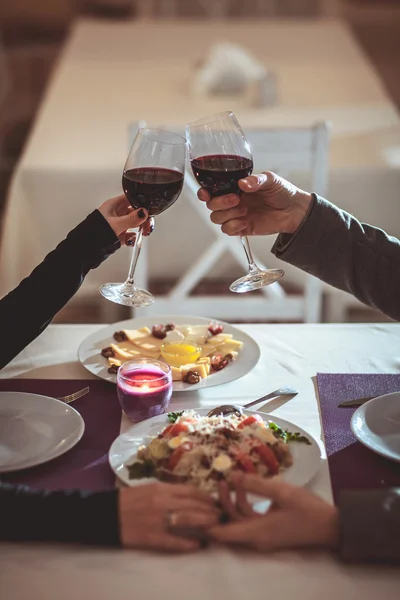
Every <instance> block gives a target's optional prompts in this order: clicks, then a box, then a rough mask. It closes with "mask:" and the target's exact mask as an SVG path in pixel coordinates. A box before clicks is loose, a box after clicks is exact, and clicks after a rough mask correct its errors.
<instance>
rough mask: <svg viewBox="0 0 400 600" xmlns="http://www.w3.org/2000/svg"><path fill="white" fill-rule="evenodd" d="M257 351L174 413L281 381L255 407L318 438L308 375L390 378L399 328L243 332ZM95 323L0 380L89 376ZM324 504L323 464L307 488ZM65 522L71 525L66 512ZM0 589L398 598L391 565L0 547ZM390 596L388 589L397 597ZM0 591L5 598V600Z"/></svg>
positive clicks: (13, 592) (106, 594) (32, 354)
mask: <svg viewBox="0 0 400 600" xmlns="http://www.w3.org/2000/svg"><path fill="white" fill-rule="evenodd" d="M242 328H243V330H244V331H246V332H247V333H248V334H250V335H251V336H253V337H254V339H255V340H257V342H258V343H259V344H260V347H261V350H262V354H261V360H260V362H259V364H258V365H257V367H256V368H255V369H254V370H253V371H252V372H251V373H249V374H248V375H247V376H246V377H244V378H243V379H241V380H239V381H236V382H234V383H231V384H227V385H224V386H220V387H215V388H208V389H207V390H204V391H202V392H199V393H193V392H192V393H190V392H188V393H182V394H175V396H174V397H173V401H172V404H171V408H173V409H176V410H178V409H181V408H185V407H191V408H194V407H198V406H210V407H211V406H215V404H216V403H217V404H219V403H223V402H225V401H231V400H235V401H238V402H242V401H245V400H247V399H254V398H257V397H260V396H261V395H263V394H265V393H267V392H268V391H269V390H273V389H276V388H277V387H278V386H280V385H283V384H292V385H294V386H295V387H297V388H298V390H299V394H298V396H296V397H295V398H294V399H293V400H291V401H289V402H287V403H286V404H283V405H282V406H279V402H276V401H271V402H270V403H269V404H268V403H267V404H266V405H264V410H268V411H270V412H273V411H275V414H276V415H279V416H281V417H283V418H286V419H288V420H292V421H295V422H296V423H298V424H299V425H300V426H302V427H304V428H305V429H306V430H308V431H310V433H312V434H313V435H314V436H315V437H316V438H317V439H321V428H320V418H319V411H318V406H317V399H316V388H315V379H314V377H315V375H316V373H317V372H327V373H335V372H338V373H364V372H365V373H396V372H399V369H400V350H399V348H400V325H397V324H393V325H391V324H390V325H369V326H365V325H346V326H345V325H342V326H338V325H262V326H258V325H246V326H242ZM96 329H98V326H93V325H92V326H90V325H75V326H71V325H55V326H50V327H49V328H48V330H47V331H46V332H45V333H44V334H43V335H42V336H41V337H40V338H39V339H38V340H36V341H35V342H34V343H33V344H32V345H31V346H30V347H29V348H27V349H26V350H25V351H24V352H22V353H21V355H20V356H19V357H18V358H17V359H15V360H14V361H13V363H12V364H10V365H9V366H8V367H7V368H6V369H4V370H3V371H2V372H1V376H2V377H28V378H29V377H40V378H88V377H90V375H89V374H88V373H87V372H86V371H85V369H84V368H83V367H81V366H80V364H79V363H77V361H76V356H77V348H78V346H79V344H80V342H81V341H82V340H83V339H85V337H86V336H88V335H89V334H90V333H92V332H93V331H96ZM311 488H312V489H313V490H314V491H315V492H316V493H318V494H320V495H321V496H322V497H324V498H326V499H327V500H329V499H330V498H331V492H330V483H329V473H328V469H327V464H326V461H324V463H323V466H322V467H321V470H320V472H319V473H318V475H317V476H316V478H315V479H314V481H313V482H312V484H311ZM68 518H73V515H69V517H68ZM0 563H1V564H2V569H1V572H0V588H1V590H2V592H3V595H4V597H9V598H11V597H12V598H13V599H15V600H20V599H21V600H25V598H28V597H29V598H31V599H32V600H54V599H57V600H64V599H65V600H67V599H69V598H81V597H87V598H96V600H110V598H113V599H115V600H125V599H126V598H128V597H133V598H135V599H140V600H142V599H143V600H145V599H146V600H147V599H149V600H156V599H159V598H164V597H166V598H170V597H171V598H174V600H179V599H181V598H182V600H183V599H187V598H190V599H191V600H205V599H206V598H210V599H211V598H213V599H214V598H216V599H217V598H218V599H219V600H220V599H221V598H230V599H231V600H243V598H245V597H246V598H249V600H265V599H266V598H267V597H269V596H270V595H274V596H275V597H278V596H279V597H282V598H289V597H292V598H293V597H296V598H299V600H303V599H304V600H308V599H314V598H323V599H324V600H338V598H343V599H346V600H347V599H349V600H350V599H351V600H369V599H371V600H372V599H374V600H375V598H376V597H377V596H378V597H380V598H384V599H385V600H392V599H393V600H394V599H395V598H396V599H397V598H398V591H399V589H400V572H399V569H396V568H380V567H371V566H368V567H362V566H360V567H355V566H353V567H349V566H346V565H344V564H342V563H340V562H339V561H337V560H336V559H334V558H333V557H332V556H330V555H329V554H328V553H323V552H307V553H297V552H287V553H281V554H275V555H272V556H268V557H265V556H257V555H254V554H243V553H241V552H237V551H232V550H226V549H217V548H212V549H209V550H207V551H205V552H202V553H199V554H195V555H190V556H179V557H174V556H171V557H167V556H158V555H152V554H145V553H140V552H136V551H135V552H133V551H125V552H118V551H111V550H104V549H91V548H77V547H74V546H73V547H54V546H50V545H43V546H41V547H38V546H37V545H22V544H20V545H18V544H3V545H0ZM396 590H397V591H396ZM7 592H8V593H7Z"/></svg>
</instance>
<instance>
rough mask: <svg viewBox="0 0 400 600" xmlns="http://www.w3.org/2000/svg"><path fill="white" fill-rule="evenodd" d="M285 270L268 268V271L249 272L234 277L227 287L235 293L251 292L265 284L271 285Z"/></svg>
mask: <svg viewBox="0 0 400 600" xmlns="http://www.w3.org/2000/svg"><path fill="white" fill-rule="evenodd" d="M284 274H285V272H284V271H283V270H282V269H268V271H256V272H255V273H249V274H248V275H245V277H241V278H240V279H236V281H234V282H233V283H231V285H230V286H229V289H230V291H231V292H235V293H236V294H244V293H245V292H253V291H254V290H259V289H260V288H262V287H265V286H266V285H271V283H274V282H275V281H278V279H280V278H281V277H283V276H284Z"/></svg>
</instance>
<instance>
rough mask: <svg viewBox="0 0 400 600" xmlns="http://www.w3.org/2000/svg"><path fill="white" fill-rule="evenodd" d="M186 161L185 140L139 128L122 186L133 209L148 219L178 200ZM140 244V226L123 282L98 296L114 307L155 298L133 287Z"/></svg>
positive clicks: (104, 288)
mask: <svg viewBox="0 0 400 600" xmlns="http://www.w3.org/2000/svg"><path fill="white" fill-rule="evenodd" d="M185 160H186V140H185V138H183V137H181V136H180V135H177V134H176V133H172V132H170V131H164V130H163V129H148V128H143V129H139V131H138V133H137V135H136V137H135V139H134V141H133V144H132V148H131V150H130V152H129V155H128V158H127V160H126V163H125V167H124V171H123V174H122V187H123V190H124V193H125V196H126V197H127V199H128V200H129V203H130V204H131V205H132V206H133V208H135V209H137V208H145V209H146V210H147V212H148V214H149V218H154V217H155V216H156V215H159V214H160V213H162V212H164V210H166V209H167V208H169V207H170V206H172V205H173V204H174V202H175V201H176V200H177V199H178V198H179V195H180V193H181V191H182V187H183V179H184V172H185ZM142 243H143V226H142V227H141V228H140V229H139V232H138V234H137V236H136V241H135V246H134V248H133V252H132V258H131V263H130V267H129V273H128V277H127V279H126V281H125V283H106V284H104V285H102V286H101V288H100V292H101V294H102V295H103V296H104V297H105V298H107V300H110V301H111V302H115V303H116V304H123V305H125V306H135V307H141V306H148V305H149V304H152V303H153V302H154V297H153V295H152V294H150V292H148V291H147V290H140V289H138V288H137V287H136V286H135V283H134V274H135V268H136V265H137V262H138V258H139V254H140V250H141V248H142Z"/></svg>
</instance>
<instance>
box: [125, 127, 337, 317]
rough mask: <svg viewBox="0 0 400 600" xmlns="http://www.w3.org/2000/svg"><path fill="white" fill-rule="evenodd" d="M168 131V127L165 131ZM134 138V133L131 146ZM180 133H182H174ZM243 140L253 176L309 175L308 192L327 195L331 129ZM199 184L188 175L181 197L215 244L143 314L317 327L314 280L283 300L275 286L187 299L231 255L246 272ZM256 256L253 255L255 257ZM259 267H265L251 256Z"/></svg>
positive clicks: (318, 295) (251, 133) (143, 277)
mask: <svg viewBox="0 0 400 600" xmlns="http://www.w3.org/2000/svg"><path fill="white" fill-rule="evenodd" d="M163 127H164V128H165V129H168V126H166V125H164V126H163ZM135 133H136V128H135V127H133V128H132V129H131V132H130V140H132V139H133V136H134V135H135ZM177 133H182V131H179V132H178V131H177ZM246 137H247V139H248V140H249V142H250V145H251V147H252V152H253V157H254V164H255V172H257V171H258V172H259V171H262V170H266V169H267V168H268V169H269V170H272V171H274V172H276V173H278V174H280V175H282V176H283V177H287V178H289V174H292V173H299V172H301V173H303V172H305V171H307V172H308V173H309V174H310V189H312V190H313V191H314V192H316V193H318V194H320V195H326V187H327V177H328V148H329V128H328V126H327V125H326V124H325V123H323V124H320V125H315V126H314V127H311V128H299V129H285V128H281V129H278V128H277V129H254V130H253V129H246ZM197 190H198V184H197V182H196V181H195V179H194V177H193V175H192V173H191V171H190V169H187V171H186V174H185V186H184V190H183V192H182V193H183V194H186V195H187V198H188V201H190V202H191V205H192V207H193V209H194V210H195V211H196V212H197V218H198V219H199V220H201V221H202V222H203V223H204V226H205V227H208V228H211V229H212V231H213V235H214V237H215V241H214V242H213V243H212V244H210V245H208V247H207V248H206V249H205V250H204V252H202V253H201V254H200V256H199V257H198V259H197V260H196V261H195V263H194V264H191V265H190V267H189V268H188V269H187V271H186V272H185V273H184V274H183V275H182V276H181V277H180V278H179V280H178V281H177V283H176V284H175V285H174V287H173V288H172V289H171V291H170V292H169V293H168V295H165V296H157V298H156V303H155V304H154V306H151V307H147V308H146V314H149V312H150V313H151V312H152V313H154V314H156V313H158V314H168V313H176V312H177V310H178V312H179V314H187V315H191V314H197V315H204V316H211V317H214V318H224V319H232V320H238V319H243V317H244V312H243V311H244V308H245V311H246V314H247V316H250V317H251V319H252V320H281V321H282V320H283V321H293V320H294V321H304V322H307V323H313V322H318V321H320V318H321V304H322V283H321V281H319V280H318V279H316V278H315V277H313V276H311V275H308V274H303V289H302V292H303V293H302V294H287V293H286V292H285V290H284V289H283V287H282V286H281V285H280V284H279V282H277V283H274V284H272V285H270V286H267V287H265V288H263V289H262V290H261V294H251V293H250V294H246V302H245V304H243V296H241V295H240V294H233V293H230V292H229V293H227V294H226V295H218V296H206V295H204V296H199V295H191V292H192V290H193V289H194V288H195V287H196V285H197V284H198V283H200V282H201V281H202V279H203V278H204V277H205V276H206V275H207V273H209V272H210V271H211V270H212V268H213V267H214V266H215V265H216V264H217V262H218V261H219V259H220V257H221V256H222V255H223V254H225V253H229V254H230V255H231V256H233V257H234V259H235V260H236V262H238V263H239V264H240V265H241V267H242V268H243V270H244V272H246V271H247V261H246V257H245V254H244V252H243V248H242V247H241V245H240V243H239V240H238V239H237V238H236V237H233V238H232V237H229V236H226V235H224V234H222V233H221V231H220V229H219V228H218V227H216V226H215V225H213V224H212V223H211V222H210V220H209V215H208V211H207V210H206V209H205V207H204V206H203V205H202V204H201V202H199V200H198V199H197ZM253 254H254V253H253ZM254 258H255V260H256V262H257V264H259V266H260V267H263V266H264V265H263V262H262V261H261V260H260V259H259V258H258V257H256V256H254ZM145 261H146V259H145V257H141V260H140V261H139V262H140V263H141V271H140V278H139V279H137V283H138V285H140V286H143V287H146V285H147V274H148V266H147V264H146V262H145Z"/></svg>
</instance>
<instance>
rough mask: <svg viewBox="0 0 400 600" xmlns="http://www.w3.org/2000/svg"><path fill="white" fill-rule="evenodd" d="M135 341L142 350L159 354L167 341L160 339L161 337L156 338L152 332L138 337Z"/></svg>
mask: <svg viewBox="0 0 400 600" xmlns="http://www.w3.org/2000/svg"><path fill="white" fill-rule="evenodd" d="M133 343H134V344H135V346H138V347H139V348H140V349H142V350H146V351H148V352H153V353H158V355H160V353H161V346H162V345H163V344H164V343H165V339H163V340H160V339H159V338H155V337H154V336H153V335H151V334H150V335H145V336H143V337H138V338H136V339H135V340H134V342H133Z"/></svg>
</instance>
